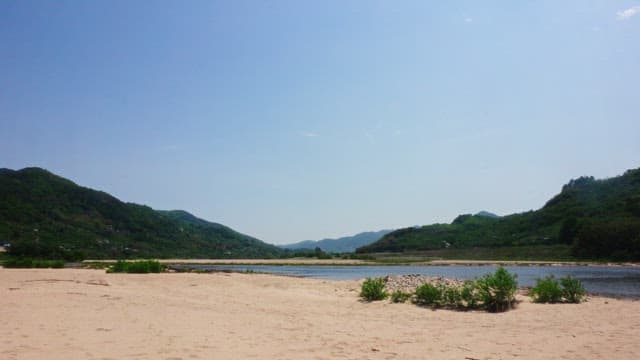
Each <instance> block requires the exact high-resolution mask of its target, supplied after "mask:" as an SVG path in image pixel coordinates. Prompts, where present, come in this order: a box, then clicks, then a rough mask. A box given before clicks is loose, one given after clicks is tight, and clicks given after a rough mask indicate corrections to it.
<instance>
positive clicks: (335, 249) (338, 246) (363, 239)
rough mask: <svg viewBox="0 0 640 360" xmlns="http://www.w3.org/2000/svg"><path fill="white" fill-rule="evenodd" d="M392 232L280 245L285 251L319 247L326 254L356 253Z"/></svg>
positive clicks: (368, 233)
mask: <svg viewBox="0 0 640 360" xmlns="http://www.w3.org/2000/svg"><path fill="white" fill-rule="evenodd" d="M389 232H391V230H380V231H368V232H362V233H359V234H356V235H353V236H345V237H341V238H338V239H323V240H317V241H314V240H306V241H300V242H297V243H294V244H287V245H280V247H281V248H283V249H290V250H299V249H311V250H313V249H315V248H316V247H319V248H320V249H322V251H324V252H328V253H345V252H354V251H355V250H356V248H358V247H361V246H365V245H369V244H371V243H373V242H374V241H377V240H379V239H380V238H382V237H383V236H384V235H386V234H388V233H389Z"/></svg>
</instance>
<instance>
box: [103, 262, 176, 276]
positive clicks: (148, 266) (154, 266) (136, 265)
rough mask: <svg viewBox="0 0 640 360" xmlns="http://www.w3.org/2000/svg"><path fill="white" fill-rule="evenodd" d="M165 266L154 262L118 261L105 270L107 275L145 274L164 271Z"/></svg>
mask: <svg viewBox="0 0 640 360" xmlns="http://www.w3.org/2000/svg"><path fill="white" fill-rule="evenodd" d="M164 269H165V266H164V265H162V264H160V262H158V261H155V260H141V261H125V260H118V261H117V262H116V263H115V264H113V265H112V266H110V267H109V268H108V269H107V273H131V274H147V273H159V272H162V271H164Z"/></svg>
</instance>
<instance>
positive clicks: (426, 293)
mask: <svg viewBox="0 0 640 360" xmlns="http://www.w3.org/2000/svg"><path fill="white" fill-rule="evenodd" d="M443 293H444V287H442V286H434V285H431V284H429V283H424V284H422V285H420V286H419V287H418V288H417V289H416V298H415V303H416V304H420V305H428V306H432V307H438V306H440V305H441V304H442V297H443Z"/></svg>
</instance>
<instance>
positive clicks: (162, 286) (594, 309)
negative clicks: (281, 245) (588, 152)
mask: <svg viewBox="0 0 640 360" xmlns="http://www.w3.org/2000/svg"><path fill="white" fill-rule="evenodd" d="M357 291H358V283H356V282H332V281H322V280H311V279H300V278H287V277H277V276H271V275H248V274H154V275H123V274H105V273H104V271H98V270H71V269H64V270H12V269H0V359H427V358H430V359H465V358H474V359H511V358H516V357H517V358H526V359H550V358H563V359H584V358H592V359H595V358H601V359H605V358H608V359H632V358H638V357H639V356H640V347H639V346H638V339H640V302H637V301H624V300H613V299H605V298H593V299H590V301H589V302H587V303H584V304H580V305H567V304H563V305H537V304H532V303H530V302H528V301H529V300H528V299H527V298H523V300H524V302H523V303H521V304H520V305H519V307H518V309H516V310H514V311H511V312H508V313H503V314H488V313H484V312H468V313H464V312H454V311H446V310H438V311H432V310H428V309H424V308H419V307H416V306H414V305H410V304H389V303H386V302H377V303H371V304H368V303H362V302H360V301H359V300H358V296H357Z"/></svg>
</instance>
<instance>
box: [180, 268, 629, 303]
mask: <svg viewBox="0 0 640 360" xmlns="http://www.w3.org/2000/svg"><path fill="white" fill-rule="evenodd" d="M188 267H189V268H194V269H203V270H205V269H208V270H232V271H246V270H249V271H255V272H264V273H272V274H284V275H294V276H303V277H310V278H319V279H329V280H357V279H363V278H367V277H381V276H386V275H406V274H421V275H429V276H444V277H448V278H457V279H474V278H476V277H480V276H482V275H484V274H487V273H490V272H493V271H495V269H496V267H495V266H488V265H482V266H300V265H283V266H274V265H188ZM505 268H506V269H507V270H509V272H512V273H515V274H517V275H518V284H519V286H533V285H535V279H536V278H540V277H545V276H547V275H554V276H555V277H558V278H560V277H565V276H567V275H570V276H572V277H575V278H577V279H580V280H581V281H582V283H583V284H584V287H585V288H586V290H587V291H588V292H589V293H592V294H601V295H609V296H622V297H632V298H640V267H631V266H616V267H612V266H506V267H505Z"/></svg>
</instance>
